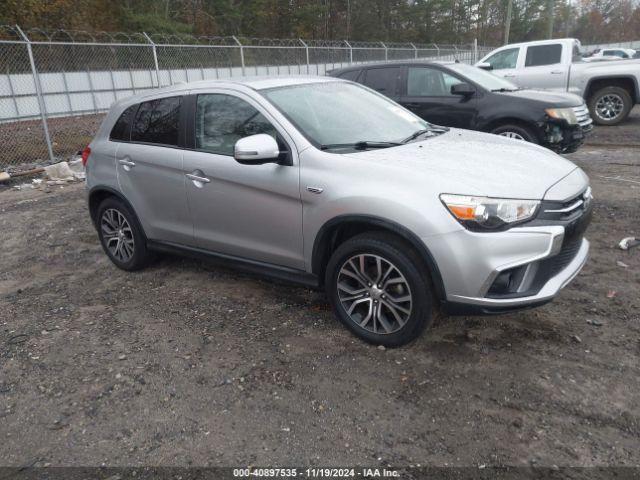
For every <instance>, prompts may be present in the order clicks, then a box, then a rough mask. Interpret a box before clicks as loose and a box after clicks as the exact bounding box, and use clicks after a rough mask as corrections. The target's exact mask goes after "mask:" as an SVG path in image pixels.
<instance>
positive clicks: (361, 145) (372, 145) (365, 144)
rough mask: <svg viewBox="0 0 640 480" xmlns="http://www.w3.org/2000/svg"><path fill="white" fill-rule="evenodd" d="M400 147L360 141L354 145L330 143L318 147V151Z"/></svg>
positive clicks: (391, 143)
mask: <svg viewBox="0 0 640 480" xmlns="http://www.w3.org/2000/svg"><path fill="white" fill-rule="evenodd" d="M398 145H402V144H401V143H398V142H377V141H369V140H362V141H359V142H354V143H330V144H328V145H320V150H331V149H334V148H353V149H355V150H367V149H368V148H389V147H397V146H398Z"/></svg>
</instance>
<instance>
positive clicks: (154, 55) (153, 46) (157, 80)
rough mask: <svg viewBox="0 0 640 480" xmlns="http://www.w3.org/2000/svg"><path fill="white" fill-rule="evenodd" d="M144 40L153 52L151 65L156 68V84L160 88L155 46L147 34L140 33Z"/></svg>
mask: <svg viewBox="0 0 640 480" xmlns="http://www.w3.org/2000/svg"><path fill="white" fill-rule="evenodd" d="M142 34H143V35H144V38H146V39H147V42H149V43H150V44H151V49H152V51H153V64H154V65H155V67H156V83H157V84H158V88H160V67H159V66H158V52H157V51H156V44H155V42H154V41H153V40H151V37H150V36H149V35H147V32H142Z"/></svg>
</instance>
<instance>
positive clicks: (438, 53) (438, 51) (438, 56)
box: [433, 43, 440, 58]
mask: <svg viewBox="0 0 640 480" xmlns="http://www.w3.org/2000/svg"><path fill="white" fill-rule="evenodd" d="M433 46H434V47H436V52H437V53H436V58H440V47H438V45H436V44H435V43H434V44H433Z"/></svg>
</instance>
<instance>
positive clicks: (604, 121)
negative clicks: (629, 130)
mask: <svg viewBox="0 0 640 480" xmlns="http://www.w3.org/2000/svg"><path fill="white" fill-rule="evenodd" d="M631 107H633V101H632V100H631V96H630V95H629V92H627V91H626V90H625V89H624V88H620V87H605V88H601V89H600V90H598V91H597V92H596V93H594V94H593V95H592V96H591V98H589V112H590V113H591V117H592V118H593V121H594V122H595V123H597V124H598V125H617V124H618V123H620V122H621V121H623V120H624V119H625V118H627V116H628V115H629V112H630V111H631Z"/></svg>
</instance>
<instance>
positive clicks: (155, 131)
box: [131, 97, 181, 145]
mask: <svg viewBox="0 0 640 480" xmlns="http://www.w3.org/2000/svg"><path fill="white" fill-rule="evenodd" d="M180 104H181V97H169V98H159V99H157V100H151V101H150V102H143V103H141V104H140V108H139V109H138V113H137V114H136V118H135V121H134V122H133V128H132V130H131V140H132V141H134V142H145V143H157V144H159V145H178V131H179V125H180Z"/></svg>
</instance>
